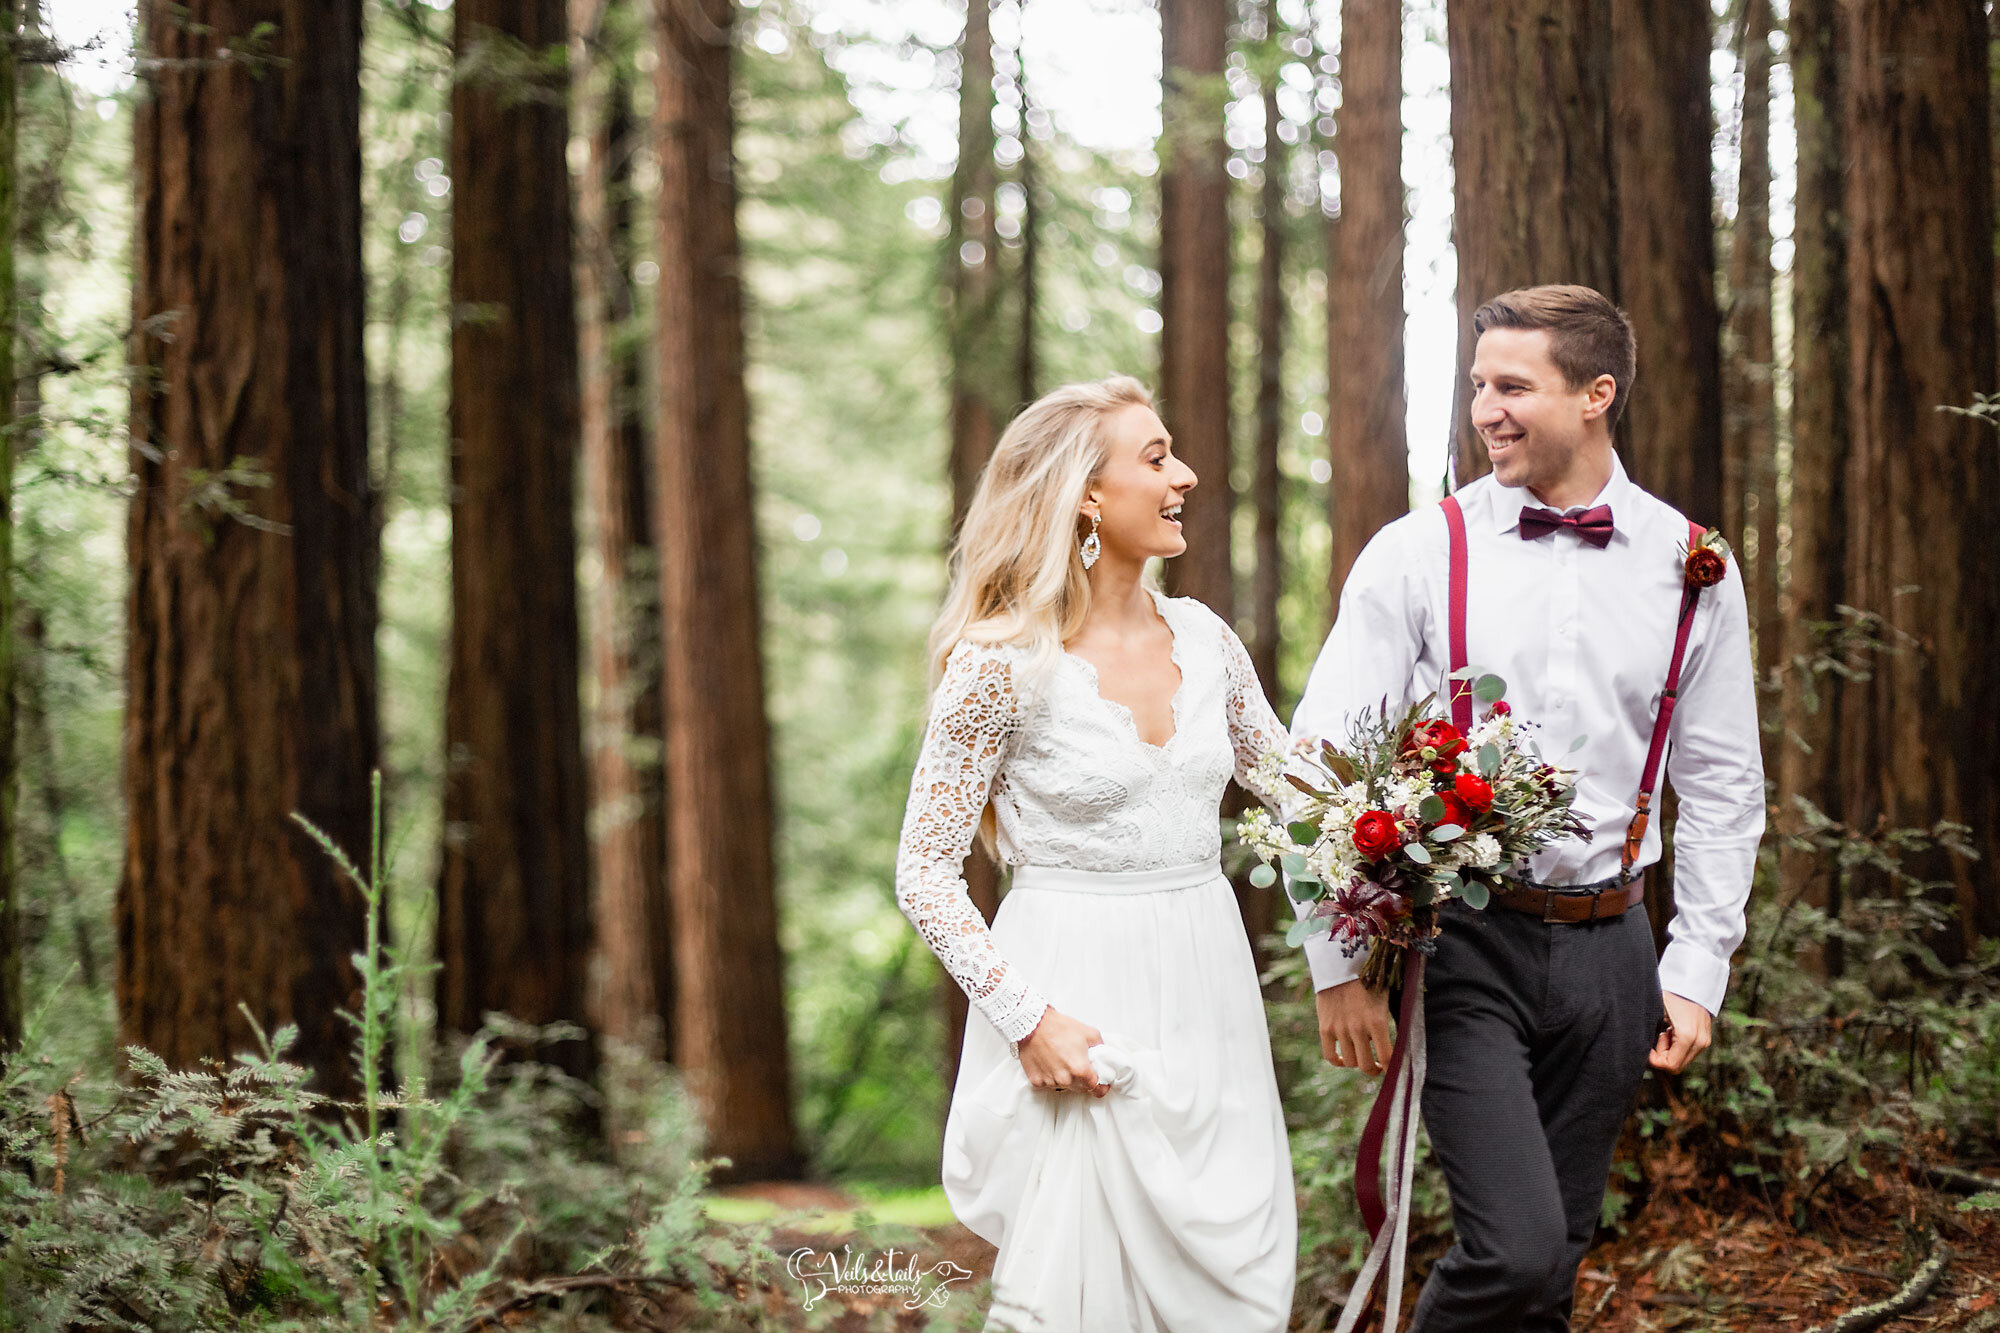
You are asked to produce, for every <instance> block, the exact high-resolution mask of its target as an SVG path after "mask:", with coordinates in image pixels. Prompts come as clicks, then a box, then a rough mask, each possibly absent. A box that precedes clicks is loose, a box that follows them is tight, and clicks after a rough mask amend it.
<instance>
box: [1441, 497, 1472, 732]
mask: <svg viewBox="0 0 2000 1333" xmlns="http://www.w3.org/2000/svg"><path fill="white" fill-rule="evenodd" d="M1443 507H1444V522H1445V526H1446V527H1447V528H1449V529H1450V530H1451V584H1450V587H1451V675H1450V676H1449V677H1448V678H1447V679H1446V681H1445V690H1446V697H1447V698H1448V699H1449V701H1450V703H1451V724H1452V725H1453V726H1454V727H1457V728H1458V730H1459V732H1460V734H1461V735H1462V734H1464V733H1466V732H1469V731H1471V730H1472V682H1471V681H1470V680H1465V679H1462V678H1460V676H1459V674H1458V673H1459V672H1461V671H1463V670H1465V584H1466V564H1467V559H1466V550H1465V511H1464V510H1463V509H1461V508H1459V504H1458V497H1457V496H1456V495H1447V496H1445V497H1444V506H1443Z"/></svg>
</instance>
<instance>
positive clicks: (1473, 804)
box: [1451, 773, 1493, 815]
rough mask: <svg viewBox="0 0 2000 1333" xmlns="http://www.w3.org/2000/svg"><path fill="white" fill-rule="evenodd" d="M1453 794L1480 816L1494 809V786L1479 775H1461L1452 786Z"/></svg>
mask: <svg viewBox="0 0 2000 1333" xmlns="http://www.w3.org/2000/svg"><path fill="white" fill-rule="evenodd" d="M1451 790H1452V794H1453V795H1454V796H1456V797H1458V799H1459V800H1461V801H1463V802H1465V804H1466V806H1467V807H1468V808H1470V809H1472V810H1474V811H1476V812H1477V813H1479V814H1482V815H1483V814H1485V813H1486V812H1487V811H1488V810H1491V809H1492V808H1493V784H1492V783H1490V782H1488V781H1487V780H1486V779H1485V778H1482V777H1480V776H1479V775H1478V774H1477V773H1460V774H1459V775H1458V780H1457V781H1456V782H1454V783H1452V784H1451Z"/></svg>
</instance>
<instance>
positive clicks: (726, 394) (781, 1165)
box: [655, 0, 800, 1178]
mask: <svg viewBox="0 0 2000 1333" xmlns="http://www.w3.org/2000/svg"><path fill="white" fill-rule="evenodd" d="M657 16H658V24H659V43H660V58H659V64H658V73H657V75H656V78H657V91H658V95H657V97H656V109H655V115H656V121H655V131H656V133H655V142H656V151H657V152H658V154H659V159H660V193H659V222H660V230H659V238H660V255H659V263H660V282H659V287H658V289H657V297H656V299H657V318H658V321H659V327H658V332H659V339H658V341H659V351H658V356H659V360H658V363H657V365H658V371H659V385H658V392H659V420H658V432H659V436H658V438H659V508H658V511H657V512H658V515H659V523H660V568H661V606H662V608H663V615H662V635H663V639H664V642H665V654H664V659H665V660H664V670H665V674H666V690H667V694H666V715H667V727H666V731H667V740H668V744H667V776H666V783H667V811H668V817H667V839H668V843H669V845H670V846H671V847H672V848H673V860H672V862H671V864H669V865H668V867H667V884H668V891H669V894H670V895H671V898H672V901H673V910H674V970H675V975H676V977H677V982H678V986H679V994H678V1002H677V1010H678V1018H677V1023H676V1038H675V1046H676V1049H677V1051H678V1053H679V1055H680V1060H681V1067H682V1068H683V1069H684V1070H686V1071H687V1074H688V1078H689V1082H690V1085H691V1088H692V1091H693V1093H694V1096H695V1099H696V1104H697V1105H698V1106H699V1107H700V1109H701V1111H702V1114H703V1117H704V1119H705V1120H706V1122H707V1125H708V1130H709V1148H710V1151H712V1152H714V1153H716V1154H719V1155H722V1156H727V1157H728V1158H730V1159H731V1161H732V1163H733V1166H732V1167H731V1174H733V1175H734V1176H737V1177H739V1178H742V1177H753V1176H754V1177H770V1176H790V1175H796V1174H797V1172H798V1171H799V1169H800V1160H799V1154H798V1149H797V1147H796V1144H795V1135H794V1130H793V1121H792V1107H791V1070H790V1057H789V1053H788V1050H787V1046H786V1031H785V988H784V957H783V954H782V953H781V951H780V950H779V947H778V904H777V882H776V867H775V865H774V863H773V854H772V846H771V838H772V809H771V799H772V798H771V772H770V732H769V726H768V723H767V722H766V719H765V716H764V666H763V660H762V656H761V649H760V644H759V639H760V633H759V630H760V621H759V612H758V607H759V605H760V603H759V601H758V597H757V583H758V579H757V533H756V524H755V512H754V509H753V502H752V494H751V482H750V421H749V400H748V394H747V391H746V389H745V387H744V381H743V360H744V347H743V291H742V252H741V247H740V245H739V243H738V239H737V231H736V183H735V175H734V162H733V153H734V145H733V139H734V133H735V125H734V116H733V113H732V111H731V106H730V86H731V77H730V57H731V55H732V51H733V45H732V34H733V19H734V6H733V4H732V3H731V0H685V3H677V4H672V5H662V6H659V7H658V10H657Z"/></svg>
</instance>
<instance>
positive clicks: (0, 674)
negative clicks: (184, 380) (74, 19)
mask: <svg viewBox="0 0 2000 1333" xmlns="http://www.w3.org/2000/svg"><path fill="white" fill-rule="evenodd" d="M22 35H23V33H22V25H21V0H0V1061H4V1059H5V1058H6V1053H7V1052H9V1051H12V1050H14V1049H15V1048H16V1047H17V1046H19V1045H20V1044H21V1026H22V1019H23V1015H22V1012H21V906H20V895H21V886H20V880H19V874H18V866H19V858H18V856H17V855H16V854H15V830H16V828H17V827H18V824H19V821H18V820H16V819H15V816H14V812H15V810H16V808H17V807H18V804H19V793H20V786H21V780H20V761H19V758H18V755H17V747H16V746H15V744H14V695H15V679H14V677H15V669H14V518H13V515H14V454H15V451H16V449H17V448H18V447H19V445H18V442H17V441H16V440H15V438H14V385H15V379H14V331H15V329H17V328H19V327H20V325H21V319H20V312H19V310H18V309H17V308H16V306H15V282H14V248H15V235H16V230H17V222H18V218H19V213H20V189H19V186H18V183H17V171H18V162H17V156H16V153H15V147H14V139H15V102H16V96H15V84H16V79H17V68H18V64H19V53H20V46H21V38H22Z"/></svg>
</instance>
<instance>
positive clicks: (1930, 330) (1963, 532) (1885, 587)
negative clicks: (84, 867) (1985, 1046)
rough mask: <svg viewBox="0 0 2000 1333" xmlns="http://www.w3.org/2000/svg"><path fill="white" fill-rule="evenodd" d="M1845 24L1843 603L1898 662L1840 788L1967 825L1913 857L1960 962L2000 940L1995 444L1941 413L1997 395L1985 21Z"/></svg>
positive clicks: (1846, 735)
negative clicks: (1939, 905)
mask: <svg viewBox="0 0 2000 1333" xmlns="http://www.w3.org/2000/svg"><path fill="white" fill-rule="evenodd" d="M1851 20H1852V23H1853V28H1852V33H1851V36H1852V49H1851V53H1850V61H1849V65H1848V69H1849V72H1850V75H1851V80H1850V82H1849V85H1848V88H1847V96H1848V108H1849V114H1848V125H1849V127H1850V132H1851V133H1852V136H1853V138H1852V144H1851V161H1852V166H1851V168H1850V170H1849V173H1848V177H1847V196H1846V199H1847V215H1848V222H1849V227H1850V230H1849V232H1848V275H1849V279H1850V284H1851V285H1850V289H1849V294H1848V295H1849V307H1848V309H1849V326H1850V331H1851V335H1852V339H1853V345H1852V358H1853V360H1852V366H1853V376H1854V379H1853V404H1854V405H1853V413H1854V415H1853V421H1852V428H1853V449H1852V454H1851V456H1850V458H1849V464H1848V473H1847V531H1848V548H1847V588H1846V600H1847V602H1848V604H1849V605H1852V606H1855V607H1859V608H1861V609H1862V610H1864V611H1867V612H1870V613H1873V614H1875V615H1879V616H1881V617H1882V618H1883V622H1884V625H1885V628H1886V630H1887V632H1888V633H1889V634H1890V635H1891V636H1894V638H1895V640H1896V648H1897V651H1893V652H1890V653H1887V654H1883V655H1880V656H1878V657H1877V658H1876V659H1875V661H1874V663H1873V666H1874V672H1873V675H1872V677H1871V678H1870V679H1869V680H1866V681H1863V682H1857V683H1855V684H1854V685H1853V686H1851V687H1850V688H1849V690H1848V693H1847V697H1846V699H1845V700H1844V701H1843V711H1842V715H1841V740H1842V746H1843V754H1842V758H1843V770H1844V774H1843V788H1844V792H1845V797H1846V802H1845V804H1846V814H1847V820H1848V822H1849V823H1850V824H1852V825H1854V826H1855V827H1857V828H1859V829H1862V830H1865V831H1870V830H1874V829H1875V828H1877V827H1878V826H1880V825H1886V826H1889V827H1912V826H1927V825H1929V824H1931V823H1932V822H1933V821H1935V820H1938V819H1950V820H1955V821H1958V822H1961V823H1964V824H1967V825H1970V826H1971V828H1972V830H1973V833H1972V838H1973V840H1974V843H1975V845H1976V846H1977V847H1978V849H1979V850H1980V853H1981V855H1980V859H1978V860H1976V861H1968V860H1965V859H1962V858H1958V857H1955V856H1952V855H1950V854H1948V853H1947V852H1945V851H1943V850H1937V851H1933V852H1931V853H1928V854H1925V855H1921V856H1918V857H1916V858H1914V861H1913V863H1911V864H1909V865H1908V868H1909V869H1911V870H1912V871H1914V872H1916V873H1918V874H1921V875H1923V876H1924V877H1925V878H1927V879H1932V880H1940V881H1943V882H1945V883H1947V884H1949V885H1950V886H1951V894H1952V897H1953V899H1954V900H1955V902H1956V905H1957V908H1958V912H1959V922H1958V926H1959V929H1958V930H1957V931H1955V932H1951V934H1950V936H1949V938H1947V939H1945V940H1944V941H1942V945H1943V948H1944V951H1945V953H1946V955H1947V957H1948V958H1951V959H1953V960H1955V959H1957V958H1959V957H1962V956H1964V954H1965V953H1966V951H1967V950H1968V949H1969V947H1970V944H1971V942H1972V940H1973V939H1974V938H1975V937H1976V936H1979V935H1993V934H1995V933H2000V881H1996V876H1995V865H1994V853H1995V852H1996V850H2000V843H1996V839H1995V836H1994V824H1995V821H1996V816H2000V803H1996V786H1995V783H1994V782H1993V776H1992V775H1993V762H1994V760H1993V756H1994V754H1995V753H1996V751H2000V725H1996V724H2000V712H1996V711H1995V709H1994V707H1993V700H1992V697H1991V695H1992V688H1991V687H1992V676H1991V667H1992V663H1993V662H1994V660H1995V654H1996V651H1997V650H2000V642H1996V632H1995V627H1996V623H2000V570H1996V559H1995V555H1994V548H1993V543H1992V538H1991V536H1990V534H1989V533H1988V532H1987V530H1986V525H1987V517H1988V514H1989V512H1990V510H1991V507H1992V506H1993V505H1994V503H1995V502H1996V500H2000V451H1996V449H1995V443H1994V436H1993V433H1992V430H1991V428H1990V427H1989V426H1986V425H1983V424H1981V423H1979V422H1977V421H1973V420H1970V419H1968V418H1966V417H1963V416H1957V415H1953V414H1951V413H1948V412H1940V411H1938V410H1937V409H1938V408H1939V407H1940V406H1951V405H1958V406H1964V405H1966V404H1969V403H1971V402H1972V400H1973V396H1974V395H1975V394H1976V393H1979V392H1981V391H1991V390H1992V389H1993V388H1994V378H1995V364H1994V357H1995V334H1994V309H1993V298H1992V293H1993V224H1994V217H1993V186H1992V179H1993V178H1992V164H1991V160H1990V157H1989V154H1990V152H1991V144H1990V141H1989V140H1990V127H1989V122H1988V106H1989V101H1988V99H1989V96H1990V87H1989V74H1988V70H1987V61H1986V42H1987V28H1986V15H1985V11H1984V7H1983V6H1982V5H1981V4H1980V3H1978V0H1927V2H1926V3H1923V4H1916V5H1910V4H1891V3H1888V2H1887V0H1863V2H1862V3H1857V4H1855V5H1854V6H1853V7H1852V10H1851ZM1905 636H1907V637H1905Z"/></svg>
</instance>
